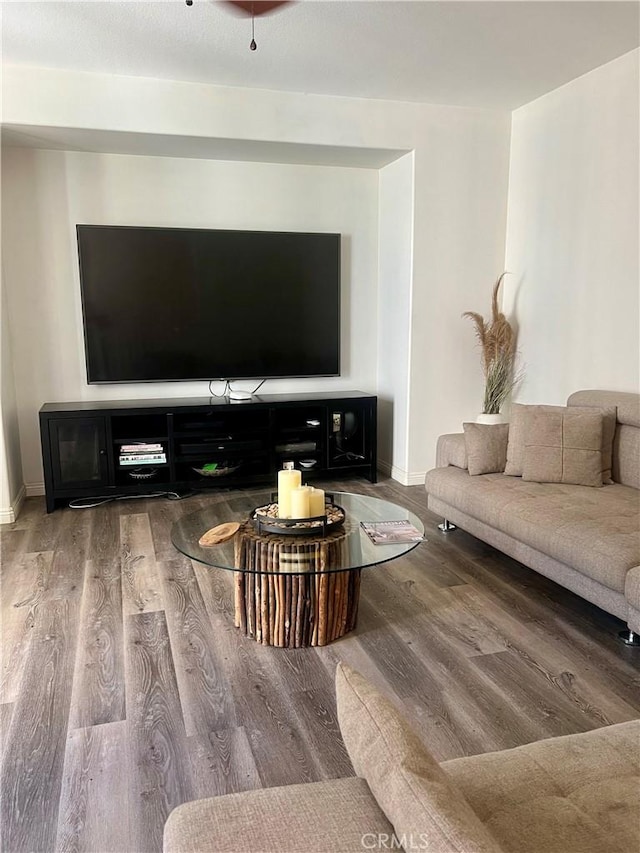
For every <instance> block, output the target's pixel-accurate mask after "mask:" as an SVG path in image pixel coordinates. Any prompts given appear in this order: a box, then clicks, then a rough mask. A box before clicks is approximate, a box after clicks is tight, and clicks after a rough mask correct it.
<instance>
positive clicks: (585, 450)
mask: <svg viewBox="0 0 640 853" xmlns="http://www.w3.org/2000/svg"><path fill="white" fill-rule="evenodd" d="M524 443H525V448H524V465H523V470H522V479H523V480H531V481H534V482H537V483H572V484H574V485H577V486H602V415H601V414H600V413H598V412H593V411H590V410H588V411H587V410H585V409H575V410H570V409H565V410H564V411H561V412H537V411H532V412H529V414H528V417H527V423H526V428H525V442H524ZM503 470H504V469H503ZM469 473H471V472H469ZM487 473H490V472H487Z"/></svg>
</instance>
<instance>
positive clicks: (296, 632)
mask: <svg viewBox="0 0 640 853" xmlns="http://www.w3.org/2000/svg"><path fill="white" fill-rule="evenodd" d="M345 538H346V537H345V534H344V532H342V531H339V532H338V531H337V532H335V533H332V534H329V535H328V536H326V537H324V538H313V539H312V538H310V537H304V539H298V540H293V541H292V538H291V537H284V536H283V537H280V536H266V535H264V534H262V535H260V534H258V533H257V532H256V531H255V530H253V528H252V526H250V525H244V526H243V528H242V529H241V530H240V531H239V533H238V534H237V536H236V543H235V552H236V553H235V564H236V566H238V567H243V568H244V569H245V571H243V572H236V573H235V623H236V626H237V627H238V628H240V629H241V630H242V631H244V633H245V634H246V635H247V636H248V637H253V638H254V639H255V640H256V642H258V643H262V645H265V646H280V647H283V648H301V647H304V646H325V645H326V644H327V643H330V642H332V641H333V640H337V639H338V638H339V637H343V636H344V635H345V634H347V633H348V632H349V631H352V630H353V629H354V628H355V627H356V621H357V617H358V602H359V598H360V575H361V572H362V569H347V570H345V571H331V570H330V568H331V566H339V565H344V560H343V559H342V552H343V547H344V543H345ZM252 569H253V570H256V569H257V570H258V571H259V570H260V569H262V571H269V572H279V574H258V573H257V572H256V571H251V570H252Z"/></svg>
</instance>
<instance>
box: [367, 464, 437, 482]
mask: <svg viewBox="0 0 640 853" xmlns="http://www.w3.org/2000/svg"><path fill="white" fill-rule="evenodd" d="M378 469H379V470H380V471H381V472H382V473H383V474H386V475H387V477H391V479H392V480H396V482H398V483H400V484H401V485H403V486H422V485H423V484H424V478H425V476H426V473H427V472H426V471H412V472H410V471H405V470H404V468H398V466H397V465H391V464H390V463H389V462H385V461H383V460H378Z"/></svg>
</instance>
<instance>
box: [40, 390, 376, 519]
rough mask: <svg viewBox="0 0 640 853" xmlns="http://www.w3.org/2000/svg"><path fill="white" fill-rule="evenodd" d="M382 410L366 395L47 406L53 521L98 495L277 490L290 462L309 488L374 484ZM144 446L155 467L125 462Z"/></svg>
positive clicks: (45, 445)
mask: <svg viewBox="0 0 640 853" xmlns="http://www.w3.org/2000/svg"><path fill="white" fill-rule="evenodd" d="M234 393H238V392H234ZM240 393H248V392H240ZM240 403H241V404H242V405H239V404H240ZM376 409H377V398H376V397H374V396H371V395H369V394H365V393H364V392H362V391H334V392H323V393H317V394H265V395H260V396H254V397H250V398H249V399H246V398H244V397H243V398H241V399H232V398H231V397H197V398H189V399H180V398H178V399H173V400H104V401H94V402H81V403H46V404H45V405H44V406H43V407H42V409H41V410H40V435H41V440H42V458H43V463H44V479H45V493H46V501H47V511H48V512H52V511H53V510H54V509H55V508H56V507H57V506H61V505H63V504H68V503H69V502H70V501H73V500H78V499H80V498H90V497H93V496H96V495H99V496H103V497H105V498H107V497H126V496H137V495H150V494H153V493H158V492H177V493H184V492H189V491H194V490H195V491H203V490H206V489H221V488H223V489H231V488H244V487H247V486H253V485H256V486H257V485H264V484H267V483H268V484H271V485H272V487H273V488H274V489H275V484H276V479H277V476H276V475H277V472H278V470H279V469H280V468H282V463H283V462H284V461H288V460H293V462H294V464H295V467H296V468H299V469H300V470H301V471H302V474H303V479H304V480H305V482H313V480H321V479H325V480H327V479H330V480H336V479H341V478H343V477H366V478H367V479H368V480H370V481H371V482H372V483H375V481H376ZM143 443H144V444H147V445H149V446H151V447H153V448H155V451H154V452H155V453H156V454H157V456H156V457H155V458H151V457H150V456H147V457H145V454H144V452H143V453H142V454H141V455H142V457H143V459H142V460H141V462H140V464H139V465H138V463H135V464H129V465H127V464H125V460H124V459H123V460H122V461H121V459H120V457H121V455H123V454H124V453H127V452H128V453H131V452H132V451H131V450H128V451H123V450H122V448H123V447H126V446H127V445H129V446H131V445H133V446H136V445H141V444H143ZM149 452H151V451H149Z"/></svg>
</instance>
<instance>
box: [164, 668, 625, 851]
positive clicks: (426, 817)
mask: <svg viewBox="0 0 640 853" xmlns="http://www.w3.org/2000/svg"><path fill="white" fill-rule="evenodd" d="M336 699H337V706H338V720H339V723H340V731H341V733H342V737H343V739H344V743H345V745H346V747H347V751H348V753H349V757H350V758H351V761H352V763H353V767H354V769H355V771H356V774H357V775H356V776H355V777H353V776H352V777H348V778H344V779H327V780H325V781H323V782H314V783H308V784H305V785H289V786H285V787H281V788H266V789H259V790H253V791H245V792H244V793H239V794H227V795H226V796H221V797H211V798H209V799H206V800H196V801H195V802H192V803H185V804H184V805H181V806H178V808H176V809H175V810H174V811H173V812H172V813H171V814H170V815H169V819H168V821H167V823H166V826H165V830H164V853H358V851H360V853H363V851H367V850H372V851H378V853H380V851H384V850H405V851H414V853H415V851H426V853H542V851H544V853H620V851H626V853H631V851H637V850H638V849H640V848H639V845H640V800H639V799H638V794H639V792H640V754H639V752H638V749H637V744H638V739H639V738H640V721H638V720H632V721H630V722H626V723H618V724H617V725H613V726H607V727H606V728H602V729H596V730H595V731H591V732H585V733H581V734H575V735H565V736H564V737H557V738H550V739H548V740H543V741H538V742H537V743H531V744H526V745H525V746H519V747H516V748H515V749H508V750H504V751H501V752H489V753H485V754H484V755H473V756H470V757H467V758H456V759H453V760H452V761H445V762H443V763H442V764H439V763H438V762H437V761H436V759H435V758H434V757H433V756H432V755H431V753H430V752H429V751H428V749H427V747H426V746H425V744H424V743H423V742H422V740H421V739H420V737H419V736H418V735H417V734H416V733H415V732H414V731H413V730H412V729H411V727H410V726H409V724H408V723H407V722H406V721H405V720H404V719H403V717H402V716H401V714H400V713H399V712H398V710H397V709H396V708H395V706H394V705H392V704H391V702H389V701H388V700H387V699H386V698H385V697H384V696H383V695H381V694H380V693H379V692H378V691H377V690H376V688H375V687H374V686H373V685H371V684H369V683H368V682H367V681H366V680H365V679H364V678H363V677H362V676H361V675H360V674H359V673H357V672H355V671H354V670H352V669H350V668H349V667H348V666H346V665H344V664H339V665H338V667H337V671H336Z"/></svg>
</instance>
